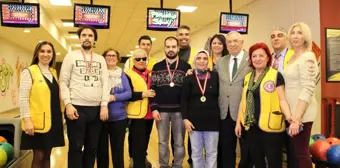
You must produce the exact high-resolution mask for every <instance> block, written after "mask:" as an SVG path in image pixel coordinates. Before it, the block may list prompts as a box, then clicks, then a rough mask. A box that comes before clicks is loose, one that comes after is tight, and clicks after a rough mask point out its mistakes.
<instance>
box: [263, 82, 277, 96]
mask: <svg viewBox="0 0 340 168" xmlns="http://www.w3.org/2000/svg"><path fill="white" fill-rule="evenodd" d="M263 89H264V90H265V91H267V92H269V93H272V92H273V91H274V90H275V83H274V81H267V82H266V83H264V85H263Z"/></svg>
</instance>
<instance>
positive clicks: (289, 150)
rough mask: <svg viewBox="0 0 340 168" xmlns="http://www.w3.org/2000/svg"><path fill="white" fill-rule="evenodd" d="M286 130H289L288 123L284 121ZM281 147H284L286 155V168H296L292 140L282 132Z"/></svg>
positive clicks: (296, 161)
mask: <svg viewBox="0 0 340 168" xmlns="http://www.w3.org/2000/svg"><path fill="white" fill-rule="evenodd" d="M286 128H289V123H288V122H287V121H286ZM282 134H283V135H282V136H283V146H284V147H285V149H286V150H285V151H286V155H287V168H298V167H299V166H298V159H297V156H296V153H295V151H294V144H293V139H292V138H291V137H290V136H289V135H288V134H287V132H286V131H285V132H283V133H282Z"/></svg>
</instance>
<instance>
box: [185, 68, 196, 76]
mask: <svg viewBox="0 0 340 168" xmlns="http://www.w3.org/2000/svg"><path fill="white" fill-rule="evenodd" d="M193 72H194V70H192V69H188V71H187V73H186V74H185V76H188V75H192V74H193Z"/></svg>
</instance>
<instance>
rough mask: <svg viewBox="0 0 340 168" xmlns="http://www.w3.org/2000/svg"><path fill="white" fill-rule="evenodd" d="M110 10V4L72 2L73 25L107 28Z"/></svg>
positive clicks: (108, 26)
mask: <svg viewBox="0 0 340 168" xmlns="http://www.w3.org/2000/svg"><path fill="white" fill-rule="evenodd" d="M110 10H111V7H110V6H102V5H88V4H74V10H73V23H74V26H75V27H79V26H82V25H88V26H92V27H94V28H97V29H109V28H110Z"/></svg>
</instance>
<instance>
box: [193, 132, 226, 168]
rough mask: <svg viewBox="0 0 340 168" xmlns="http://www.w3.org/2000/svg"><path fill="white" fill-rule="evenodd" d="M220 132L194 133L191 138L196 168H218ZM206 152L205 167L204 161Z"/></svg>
mask: <svg viewBox="0 0 340 168" xmlns="http://www.w3.org/2000/svg"><path fill="white" fill-rule="evenodd" d="M218 134H219V132H218V131H193V132H192V133H191V134H189V136H190V142H191V150H192V154H191V159H192V163H193V166H194V168H204V167H206V168H217V147H218ZM203 148H204V151H205V163H206V164H205V166H204V160H203Z"/></svg>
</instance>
